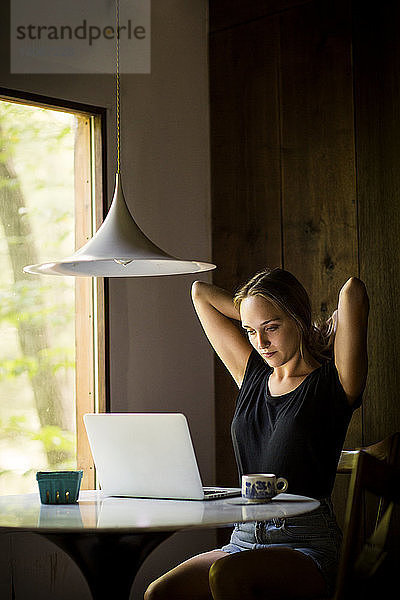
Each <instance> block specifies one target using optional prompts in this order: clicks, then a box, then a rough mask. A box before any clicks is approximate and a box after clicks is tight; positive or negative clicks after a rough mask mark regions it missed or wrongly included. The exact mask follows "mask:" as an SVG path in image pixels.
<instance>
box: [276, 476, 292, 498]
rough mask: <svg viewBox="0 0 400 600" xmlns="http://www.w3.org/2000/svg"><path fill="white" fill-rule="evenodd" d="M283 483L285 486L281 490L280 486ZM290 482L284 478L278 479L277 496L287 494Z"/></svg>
mask: <svg viewBox="0 0 400 600" xmlns="http://www.w3.org/2000/svg"><path fill="white" fill-rule="evenodd" d="M280 483H281V484H282V483H283V486H282V487H281V488H279V487H278V486H279V484H280ZM288 485H289V484H288V482H287V479H285V478H284V477H278V479H277V480H276V493H277V494H281V493H282V492H286V490H287V489H288Z"/></svg>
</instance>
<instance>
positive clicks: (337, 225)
mask: <svg viewBox="0 0 400 600" xmlns="http://www.w3.org/2000/svg"><path fill="white" fill-rule="evenodd" d="M280 24H281V46H280V48H281V49H280V52H281V58H280V61H281V80H282V86H281V115H282V116H281V122H282V173H283V175H282V207H283V208H282V220H283V262H284V267H285V268H287V269H288V270H289V271H291V272H293V273H294V274H295V275H296V276H297V277H298V278H299V280H300V281H301V282H302V283H303V284H304V286H305V287H306V289H307V290H308V292H309V294H310V296H311V300H312V305H313V313H314V315H315V316H316V317H320V318H322V319H326V318H328V317H329V316H330V315H331V314H332V312H333V310H334V309H335V308H336V307H337V295H338V291H339V289H340V287H341V286H342V285H343V284H344V282H345V281H346V280H347V279H348V277H350V276H351V275H358V248H357V209H356V186H355V166H354V164H355V157H354V133H353V101H352V72H351V36H350V32H351V21H350V14H349V2H347V0H343V1H336V2H311V3H309V4H307V5H304V6H301V7H298V8H295V9H293V10H290V11H287V12H285V13H284V14H282V15H281V17H280ZM361 415H362V412H361V410H359V411H357V412H356V413H355V415H354V416H353V418H352V422H351V425H350V428H349V433H348V436H347V440H346V446H348V447H354V446H357V445H360V444H361V440H362V418H361ZM347 485H348V479H347V478H338V479H337V483H336V486H335V494H334V501H335V507H336V510H337V513H338V515H339V517H341V516H342V515H343V514H344V508H345V498H346V493H347Z"/></svg>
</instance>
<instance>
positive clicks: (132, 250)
mask: <svg viewBox="0 0 400 600" xmlns="http://www.w3.org/2000/svg"><path fill="white" fill-rule="evenodd" d="M118 31H119V0H116V40H117V69H116V84H117V91H116V102H117V107H116V113H117V173H116V176H115V189H114V196H113V200H112V204H111V206H110V209H109V211H108V214H107V217H106V219H105V220H104V222H103V224H102V225H101V227H100V228H99V229H98V231H97V232H96V234H95V235H94V237H93V238H92V239H91V240H89V241H88V242H87V243H86V244H85V245H84V246H83V247H82V248H80V249H79V250H77V251H76V252H75V253H74V254H73V255H72V256H69V257H67V258H63V259H62V260H59V261H57V262H46V263H42V264H37V265H29V266H26V267H24V271H25V272H26V273H33V274H39V275H42V274H48V275H74V276H82V277H141V276H142V277H144V276H158V275H183V274H188V273H199V272H200V271H209V270H211V269H215V268H216V266H215V265H213V264H211V263H205V262H199V261H193V260H180V259H178V258H175V257H174V256H171V255H170V254H167V253H166V252H164V251H163V250H161V248H159V247H158V246H156V245H155V244H153V242H152V241H151V240H149V238H148V237H146V235H145V234H144V233H143V231H142V230H141V229H140V227H139V226H138V225H137V223H136V222H135V220H134V218H133V217H132V215H131V213H130V211H129V208H128V206H127V204H126V201H125V198H124V193H123V190H122V183H121V174H120V158H119V157H120V127H119V121H120V114H119V112H120V110H119V106H120V94H119V37H118V35H117V32H118Z"/></svg>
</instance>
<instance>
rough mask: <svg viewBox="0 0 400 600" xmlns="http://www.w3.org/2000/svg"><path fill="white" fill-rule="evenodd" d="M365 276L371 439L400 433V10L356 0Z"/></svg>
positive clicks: (367, 418)
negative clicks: (367, 302) (368, 4)
mask: <svg viewBox="0 0 400 600" xmlns="http://www.w3.org/2000/svg"><path fill="white" fill-rule="evenodd" d="M353 5H354V8H353V22H354V35H353V37H354V42H353V44H354V74H355V114H356V141H357V145H356V148H357V181H358V199H359V221H360V272H361V277H362V279H363V280H364V281H365V282H366V284H367V289H368V293H369V296H370V319H369V374H368V389H367V392H368V395H367V396H366V398H365V407H364V415H365V416H364V419H365V440H364V442H365V443H366V444H370V443H374V442H375V441H377V440H379V439H382V438H383V437H385V436H387V435H389V434H391V433H393V432H394V431H400V404H399V399H398V396H399V389H400V368H399V355H400V320H399V319H398V314H399V311H400V263H399V250H400V194H399V190H400V168H399V167H400V164H399V156H400V41H399V34H398V32H399V27H400V4H399V2H397V1H394V0H393V1H391V0H387V1H386V2H383V3H381V4H379V5H373V6H366V5H365V3H364V2H361V1H359V0H357V1H355V2H353Z"/></svg>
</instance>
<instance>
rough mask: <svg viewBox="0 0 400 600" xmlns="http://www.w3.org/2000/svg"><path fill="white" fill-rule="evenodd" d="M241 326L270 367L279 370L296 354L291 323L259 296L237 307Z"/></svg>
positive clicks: (297, 348) (297, 343)
mask: <svg viewBox="0 0 400 600" xmlns="http://www.w3.org/2000/svg"><path fill="white" fill-rule="evenodd" d="M240 317H241V321H242V327H243V328H244V329H245V330H246V331H247V336H248V338H249V341H250V343H251V345H252V346H253V347H254V348H255V349H256V350H257V352H258V353H259V354H260V355H261V356H262V358H263V359H264V360H265V362H267V363H268V364H269V365H270V366H271V367H280V366H282V365H284V364H285V363H287V362H288V361H289V360H290V359H291V358H293V357H295V356H296V355H299V353H300V333H299V330H298V329H297V326H296V323H295V321H294V320H293V319H292V318H291V317H289V315H287V314H286V313H285V312H284V311H283V310H281V309H280V308H277V307H275V306H274V305H273V304H271V302H269V301H268V300H266V299H265V298H263V297H262V296H248V297H247V298H245V299H244V300H242V302H241V304H240Z"/></svg>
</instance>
